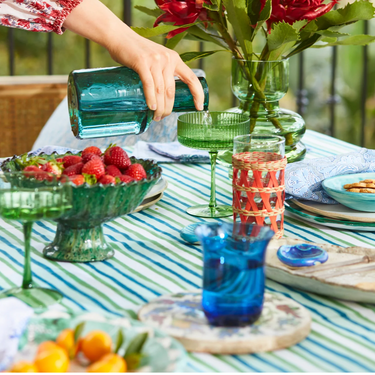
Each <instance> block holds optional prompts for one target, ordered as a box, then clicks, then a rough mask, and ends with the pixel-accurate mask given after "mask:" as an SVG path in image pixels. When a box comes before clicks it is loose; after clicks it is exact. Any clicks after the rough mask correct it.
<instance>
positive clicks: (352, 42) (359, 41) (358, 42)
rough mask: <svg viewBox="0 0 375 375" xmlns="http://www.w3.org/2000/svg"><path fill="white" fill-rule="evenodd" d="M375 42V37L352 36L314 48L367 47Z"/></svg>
mask: <svg viewBox="0 0 375 375" xmlns="http://www.w3.org/2000/svg"><path fill="white" fill-rule="evenodd" d="M373 42H375V36H372V35H352V36H349V37H347V38H345V39H342V40H338V41H336V42H328V43H327V44H317V45H315V46H313V48H324V47H332V46H365V45H367V44H370V43H373Z"/></svg>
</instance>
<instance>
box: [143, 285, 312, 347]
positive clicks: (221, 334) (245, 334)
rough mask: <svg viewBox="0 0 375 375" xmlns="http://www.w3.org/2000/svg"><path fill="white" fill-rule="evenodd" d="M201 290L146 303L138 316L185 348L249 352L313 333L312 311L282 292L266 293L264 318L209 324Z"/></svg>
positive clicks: (287, 343) (279, 344)
mask: <svg viewBox="0 0 375 375" xmlns="http://www.w3.org/2000/svg"><path fill="white" fill-rule="evenodd" d="M201 301H202V297H201V290H196V291H191V292H182V293H176V294H171V295H165V296H161V297H159V298H157V299H155V300H153V301H151V302H150V303H148V304H147V305H145V306H143V307H142V308H141V310H140V311H139V313H138V318H139V320H141V321H142V322H144V323H147V325H150V326H152V327H155V328H156V327H157V328H159V329H161V330H163V331H164V332H166V333H167V334H168V335H170V336H172V337H174V338H175V339H177V340H179V341H180V342H181V344H182V345H183V346H184V347H185V349H186V350H188V351H191V352H203V353H212V354H246V353H259V352H266V351H271V350H278V349H282V348H287V347H289V346H292V345H295V344H297V343H298V342H300V341H302V340H303V339H304V338H305V337H306V336H307V335H308V334H309V333H310V324H311V318H310V314H309V312H308V311H307V309H305V308H304V307H303V306H301V305H300V304H299V303H297V302H295V301H293V300H291V299H289V298H287V297H284V296H283V295H282V294H279V293H266V294H265V300H264V307H263V312H262V315H261V317H260V318H259V319H258V320H257V321H256V322H255V323H254V324H252V325H250V326H246V327H240V328H236V327H234V328H230V327H213V326H210V325H208V323H207V319H206V317H205V315H204V313H203V311H202V307H201Z"/></svg>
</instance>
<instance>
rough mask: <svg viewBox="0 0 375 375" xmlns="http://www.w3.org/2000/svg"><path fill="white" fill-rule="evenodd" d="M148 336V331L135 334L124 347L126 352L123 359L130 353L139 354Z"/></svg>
mask: <svg viewBox="0 0 375 375" xmlns="http://www.w3.org/2000/svg"><path fill="white" fill-rule="evenodd" d="M147 338H148V333H147V332H145V333H140V334H139V335H137V336H135V337H134V338H133V340H132V341H131V342H130V344H129V345H128V347H127V348H126V352H125V355H124V359H125V360H126V357H127V356H129V355H131V354H139V353H141V352H142V348H143V346H144V344H145V342H146V340H147Z"/></svg>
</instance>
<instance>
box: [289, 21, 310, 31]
mask: <svg viewBox="0 0 375 375" xmlns="http://www.w3.org/2000/svg"><path fill="white" fill-rule="evenodd" d="M306 24H307V21H306V20H301V21H296V22H293V24H292V26H293V29H296V30H297V31H300V30H301V29H302V27H304V26H306Z"/></svg>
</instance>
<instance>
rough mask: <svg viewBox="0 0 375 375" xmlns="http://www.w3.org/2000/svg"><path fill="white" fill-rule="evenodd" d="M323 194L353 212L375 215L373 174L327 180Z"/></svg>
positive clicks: (324, 183)
mask: <svg viewBox="0 0 375 375" xmlns="http://www.w3.org/2000/svg"><path fill="white" fill-rule="evenodd" d="M322 186H323V189H324V190H325V192H326V193H327V194H328V195H329V196H330V197H331V198H333V199H334V200H336V201H337V202H338V203H340V204H342V205H344V206H346V207H349V208H351V209H352V210H355V211H362V212H374V213H375V173H354V174H347V175H340V176H334V177H330V178H327V179H325V180H324V181H323V183H322Z"/></svg>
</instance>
